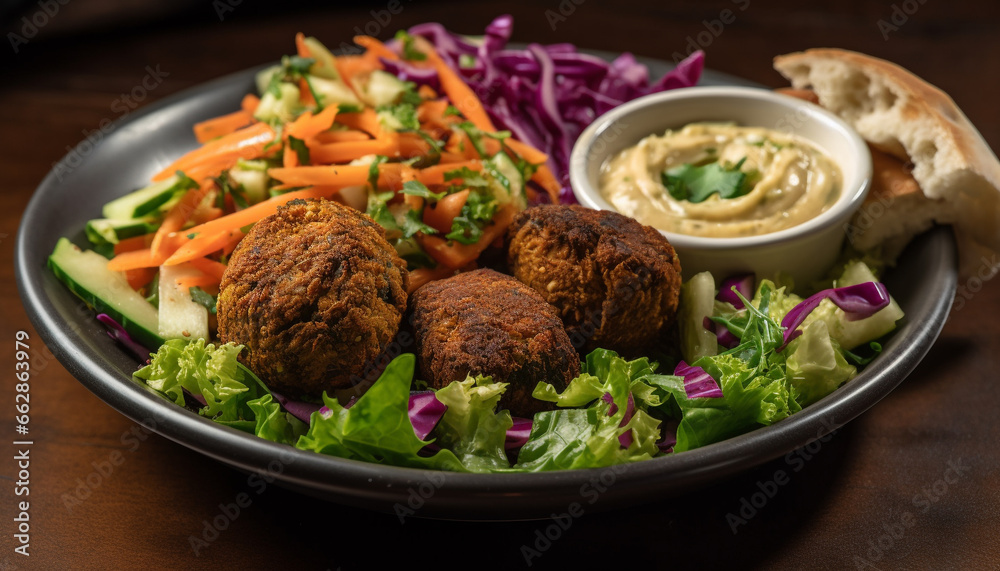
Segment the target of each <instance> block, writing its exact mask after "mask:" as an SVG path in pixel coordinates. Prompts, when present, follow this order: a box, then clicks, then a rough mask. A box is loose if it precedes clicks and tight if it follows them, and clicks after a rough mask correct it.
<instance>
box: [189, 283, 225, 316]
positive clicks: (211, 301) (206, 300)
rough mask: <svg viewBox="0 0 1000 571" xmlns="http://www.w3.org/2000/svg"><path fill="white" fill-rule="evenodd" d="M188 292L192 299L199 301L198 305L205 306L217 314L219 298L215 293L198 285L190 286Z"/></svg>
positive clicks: (213, 313) (210, 311)
mask: <svg viewBox="0 0 1000 571" xmlns="http://www.w3.org/2000/svg"><path fill="white" fill-rule="evenodd" d="M188 292H189V293H190V294H191V301H193V302H195V303H197V304H198V305H203V306H205V308H206V309H208V312H209V313H211V314H212V315H215V314H216V313H217V312H218V308H217V307H216V301H217V300H216V298H215V296H214V295H212V294H210V293H208V292H207V291H205V290H203V289H201V288H200V287H198V286H194V287H189V288H188Z"/></svg>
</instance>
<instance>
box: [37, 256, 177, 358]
mask: <svg viewBox="0 0 1000 571" xmlns="http://www.w3.org/2000/svg"><path fill="white" fill-rule="evenodd" d="M49 268H50V269H51V270H52V273H54V274H55V275H56V277H57V278H58V279H59V280H60V281H61V282H63V283H65V284H66V287H68V288H69V290H70V291H72V292H73V293H74V294H76V295H77V296H78V297H79V298H80V299H82V300H83V301H84V302H86V303H87V305H89V306H90V307H92V308H94V309H95V310H97V311H98V312H100V313H106V314H108V315H110V316H111V317H113V318H114V319H115V321H117V322H118V323H121V324H122V326H123V327H124V328H125V330H126V331H128V332H129V334H130V335H132V337H134V338H135V340H136V341H138V342H140V343H142V344H143V345H145V346H146V347H147V348H149V349H151V350H153V351H155V350H156V349H157V347H159V346H160V345H162V344H163V338H162V337H160V336H159V334H158V331H159V316H158V313H157V311H156V308H155V307H153V306H152V305H151V304H150V303H149V302H148V301H146V299H145V298H144V297H142V295H140V294H139V293H138V292H137V291H135V290H133V289H132V288H131V287H130V286H129V285H128V281H126V280H125V276H124V275H123V274H122V273H120V272H114V271H111V270H109V269H108V260H107V259H105V258H104V257H103V256H101V255H100V254H98V253H96V252H91V251H85V250H81V249H80V248H77V247H76V246H75V245H74V244H73V243H72V242H70V241H69V240H67V239H66V238H60V240H59V242H57V243H56V248H55V250H54V251H53V252H52V255H51V256H49Z"/></svg>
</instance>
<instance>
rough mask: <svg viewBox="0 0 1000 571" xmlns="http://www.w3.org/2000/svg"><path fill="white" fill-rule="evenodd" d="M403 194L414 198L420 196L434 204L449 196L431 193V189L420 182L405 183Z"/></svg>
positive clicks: (409, 181)
mask: <svg viewBox="0 0 1000 571" xmlns="http://www.w3.org/2000/svg"><path fill="white" fill-rule="evenodd" d="M402 192H403V194H412V195H413V196H419V197H421V198H424V199H426V200H431V201H434V202H437V201H438V200H441V199H442V198H444V197H445V195H446V194H447V193H445V192H431V189H429V188H427V186H425V185H424V183H422V182H420V181H419V180H408V181H406V182H404V183H403V190H402Z"/></svg>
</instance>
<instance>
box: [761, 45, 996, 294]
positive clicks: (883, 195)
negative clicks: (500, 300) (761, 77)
mask: <svg viewBox="0 0 1000 571" xmlns="http://www.w3.org/2000/svg"><path fill="white" fill-rule="evenodd" d="M774 67H775V69H777V70H778V71H779V72H780V73H781V74H782V75H784V76H785V77H786V78H788V79H789V80H790V81H791V83H792V86H793V87H794V88H796V89H811V90H812V91H813V92H814V93H815V96H816V97H817V98H818V101H819V104H820V105H822V106H823V107H825V108H826V109H828V110H830V111H832V112H834V113H836V114H837V115H839V116H840V117H841V118H843V119H844V120H845V121H847V122H848V123H849V124H850V125H852V126H853V127H854V128H855V129H856V130H857V131H858V133H860V134H861V136H862V137H864V138H865V139H866V140H867V141H868V142H869V143H870V144H871V145H872V146H873V147H874V148H875V149H876V150H877V151H881V153H873V157H874V160H875V169H876V174H875V178H874V180H873V192H872V194H871V195H870V196H869V199H868V201H867V202H866V204H865V205H864V206H863V207H862V209H861V210H860V211H859V212H858V214H857V215H856V216H855V219H854V220H853V222H852V229H851V230H849V236H851V238H852V241H853V242H854V243H855V245H856V246H857V247H859V248H860V249H867V248H870V247H873V246H876V245H883V248H884V249H885V253H887V254H888V255H889V256H890V257H892V256H894V255H897V254H898V253H899V252H900V251H901V250H902V248H903V246H904V245H905V244H906V243H907V242H909V241H910V239H911V238H912V237H913V236H915V235H916V234H918V233H920V232H923V231H924V230H926V229H927V228H928V227H929V226H930V225H932V224H933V223H935V222H937V223H942V224H953V226H954V228H955V232H956V236H957V237H958V241H959V249H960V253H961V254H962V257H963V264H962V270H963V274H966V275H969V274H971V273H973V272H976V271H978V270H979V267H980V266H982V265H983V264H984V262H983V261H982V259H981V258H982V255H983V253H984V252H985V253H994V254H995V253H997V252H1000V190H998V189H1000V162H998V161H997V157H996V155H995V154H994V153H993V151H992V150H991V149H990V147H989V145H988V144H987V143H986V141H985V140H984V139H983V137H982V135H981V134H980V133H979V131H977V130H976V128H975V127H974V126H973V125H972V123H971V122H969V119H968V118H967V117H966V116H965V115H964V114H963V113H962V111H961V110H960V109H959V108H958V106H957V105H955V102H954V101H952V99H951V98H950V97H949V96H948V95H947V94H946V93H944V92H943V91H941V90H940V89H938V88H937V87H934V86H933V85H930V84H929V83H927V82H925V81H923V80H922V79H920V78H919V77H917V76H916V75H913V74H912V73H910V72H909V71H907V70H905V69H903V68H901V67H899V66H897V65H895V64H892V63H890V62H887V61H885V60H881V59H878V58H874V57H871V56H867V55H864V54H860V53H856V52H850V51H846V50H839V49H829V48H822V49H811V50H807V51H805V52H797V53H793V54H788V55H783V56H778V57H776V58H775V59H774ZM883 153H884V154H883ZM885 155H891V156H885ZM893 158H894V159H895V160H894V161H893ZM908 171H909V172H908ZM914 183H915V184H916V185H917V187H919V189H920V191H921V192H920V193H917V192H915V189H914V188H913V184H914ZM875 205H881V206H882V208H878V207H877V206H875ZM876 214H877V216H876ZM985 263H988V262H985Z"/></svg>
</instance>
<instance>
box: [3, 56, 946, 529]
mask: <svg viewBox="0 0 1000 571" xmlns="http://www.w3.org/2000/svg"><path fill="white" fill-rule="evenodd" d="M591 53H594V54H595V55H599V56H602V57H609V56H612V55H613V54H607V53H600V52H591ZM641 61H642V63H644V64H646V65H647V66H649V67H650V71H651V74H652V76H653V77H658V76H659V75H660V74H662V73H664V72H666V71H667V70H668V69H669V67H670V66H669V64H667V63H665V62H661V61H655V60H648V59H647V60H641ZM256 71H257V70H247V71H244V72H241V73H237V74H234V75H230V76H226V77H223V78H220V79H218V80H215V81H212V82H210V83H206V84H204V85H202V86H200V87H196V88H194V89H191V90H188V91H185V92H183V93H179V94H177V95H175V96H172V97H170V98H167V99H165V100H163V101H161V102H158V103H157V104H155V105H151V106H149V107H147V108H145V109H142V110H140V111H139V112H136V113H134V114H132V115H130V116H129V117H126V118H124V120H123V121H122V122H120V123H118V124H116V125H115V127H114V128H113V129H112V130H111V132H109V133H107V134H105V135H102V136H101V137H100V138H99V139H98V140H88V141H84V142H82V143H81V144H80V145H78V146H77V147H76V149H75V150H74V151H72V152H71V153H70V154H68V155H67V156H66V157H65V158H63V160H62V161H60V162H59V163H58V164H57V165H56V166H55V167H54V168H53V170H52V172H50V173H49V175H48V176H47V177H46V178H45V179H44V180H43V181H42V183H41V185H40V186H39V187H38V189H37V190H36V191H35V194H34V196H33V197H32V199H31V201H30V203H29V204H28V207H27V209H26V210H25V213H24V216H23V218H22V221H21V226H20V228H19V231H18V237H17V245H16V252H15V274H16V276H17V285H18V289H19V291H20V293H21V298H22V300H23V302H24V306H25V309H26V310H27V312H28V316H29V318H30V319H31V322H32V324H33V325H34V327H35V329H36V330H37V331H38V333H39V335H40V336H41V337H42V339H43V340H44V341H45V343H46V344H47V345H48V347H49V349H50V350H51V351H52V352H53V353H54V354H55V355H56V357H57V358H58V360H59V361H60V362H61V363H62V364H63V366H65V367H66V369H68V370H69V372H70V373H72V374H73V375H74V376H75V377H76V378H77V379H79V380H80V382H81V383H83V384H84V386H86V387H87V388H88V389H90V390H91V391H92V392H93V393H94V394H96V395H97V396H98V397H99V398H101V399H102V400H103V401H105V402H106V403H108V404H109V405H110V406H112V407H113V408H115V409H116V410H118V411H119V412H121V413H122V414H124V415H126V416H127V417H129V418H130V419H132V420H134V421H136V422H141V423H143V424H144V425H146V426H147V427H149V428H151V429H152V430H154V431H156V432H157V433H159V434H161V435H163V436H165V437H167V438H169V439H171V440H173V441H175V442H178V443H180V444H183V445H184V446H187V447H189V448H191V449H193V450H196V451H198V452H200V453H202V454H205V455H206V456H209V457H211V458H214V459H216V460H219V461H221V462H224V463H226V464H229V465H231V466H233V467H235V468H238V469H240V470H244V471H248V472H257V473H262V474H268V475H269V476H271V477H274V478H275V479H276V480H277V482H279V483H280V484H282V485H284V486H286V487H289V488H293V489H296V490H299V491H302V492H304V493H307V494H309V495H312V496H316V497H319V498H323V499H327V500H330V501H333V502H337V503H342V504H348V505H352V506H357V507H363V508H368V509H374V510H379V511H386V512H397V513H406V514H407V515H415V516H418V517H433V518H452V519H475V520H513V519H529V518H544V517H548V516H549V514H551V513H563V512H564V511H566V509H567V506H570V505H572V504H573V502H582V501H585V500H590V499H591V498H592V497H593V495H594V494H599V495H600V498H601V502H600V503H599V504H598V506H597V507H599V508H600V509H608V508H616V507H625V506H628V505H633V504H636V503H639V502H648V501H651V500H653V499H657V498H664V497H668V496H671V495H674V494H678V493H680V492H683V491H686V490H690V489H692V488H695V487H700V486H704V485H706V484H708V483H710V482H712V481H716V480H719V479H721V478H724V477H726V476H728V475H731V474H734V473H736V472H739V471H742V470H745V469H747V468H750V467H752V466H755V465H757V464H761V463H763V462H766V461H768V460H770V459H773V458H777V457H779V456H781V455H783V454H785V453H787V452H789V451H791V450H794V449H795V448H798V447H800V446H803V445H807V444H809V443H810V442H812V441H815V440H816V439H818V438H824V437H825V436H826V435H827V434H829V433H830V432H831V431H833V430H834V429H836V428H838V427H840V426H842V425H843V424H844V423H846V422H848V421H850V420H851V419H853V418H855V417H857V416H858V415H860V414H861V413H862V412H864V411H866V410H867V409H868V408H870V407H872V406H873V405H874V404H875V403H877V402H878V401H879V400H880V399H882V398H883V397H884V396H886V395H887V394H888V393H889V392H890V391H892V390H893V389H894V388H895V387H896V386H897V385H898V384H899V383H900V382H902V380H903V379H904V378H905V377H906V375H907V374H908V373H909V372H910V371H911V370H913V368H914V367H916V366H917V364H918V363H919V362H920V360H921V359H922V358H923V356H924V355H925V354H926V352H927V351H928V350H929V349H930V347H931V345H932V344H933V343H934V340H935V339H936V338H937V335H938V333H939V332H940V331H941V328H942V326H943V325H944V322H945V319H946V317H947V315H948V311H949V309H950V307H951V300H952V298H953V296H954V292H955V287H956V282H957V270H956V266H957V258H956V252H955V242H954V239H953V238H952V235H951V232H950V230H948V229H946V228H937V229H934V230H932V231H931V232H929V233H927V234H925V235H923V236H921V237H920V238H918V239H917V240H916V241H915V242H914V243H913V244H912V245H911V246H910V248H909V249H908V250H907V251H906V252H905V253H904V255H903V257H902V259H901V262H900V264H899V265H898V267H896V268H895V269H894V270H893V271H892V272H891V273H889V275H887V276H886V280H885V282H886V284H887V285H888V287H889V291H890V292H892V294H893V296H894V297H895V298H896V299H897V301H898V302H899V304H900V305H901V306H902V307H903V309H904V311H905V312H906V318H905V321H904V323H903V324H902V326H901V327H900V328H899V330H898V331H897V333H896V334H895V336H893V337H892V339H891V340H890V341H889V342H888V343H887V344H886V346H885V349H884V351H883V354H882V355H881V356H880V357H879V358H878V359H877V360H875V361H874V362H873V363H872V364H871V365H870V366H869V367H868V368H867V369H865V370H864V371H863V372H862V373H861V374H859V375H858V376H857V377H856V378H855V379H854V380H852V381H850V382H849V383H848V384H847V385H845V386H844V387H841V388H840V389H838V390H837V391H834V392H833V393H832V394H831V395H829V396H828V397H826V398H824V399H823V400H821V401H819V402H818V403H816V404H814V405H812V406H810V407H808V408H806V409H805V410H803V411H802V412H800V413H797V414H795V415H793V416H791V417H789V418H787V419H785V420H782V421H781V422H779V423H777V424H774V425H772V426H768V427H765V428H761V429H759V430H756V431H754V432H752V433H749V434H745V435H742V436H739V437H736V438H732V439H729V440H726V441H724V442H720V443H717V444H712V445H709V446H705V447H703V448H699V449H696V450H692V451H689V452H684V453H682V454H678V455H676V456H668V457H662V458H656V459H652V460H648V461H644V462H639V463H635V464H629V465H623V466H614V467H609V468H601V469H588V470H576V471H562V472H552V473H541V474H455V473H445V472H434V471H427V470H419V469H412V468H398V467H393V466H383V465H378V464H370V463H366V462H359V461H355V460H346V459H342V458H335V457H329V456H323V455H319V454H315V453H313V452H306V451H301V450H297V449H295V448H292V447H290V446H285V445H280V444H275V443H273V442H269V441H266V440H263V439H260V438H257V437H255V436H252V435H249V434H246V433H244V432H240V431H238V430H235V429H232V428H229V427H226V426H221V425H219V424H215V423H213V422H211V421H209V420H207V419H205V418H202V417H200V416H198V415H197V414H195V413H193V412H190V411H188V410H186V409H183V408H181V407H178V406H177V405H175V404H173V403H172V402H169V401H167V400H166V399H163V398H162V397H160V396H158V395H156V394H154V393H152V392H151V391H149V390H148V389H146V388H145V387H143V386H142V385H140V384H138V383H136V382H134V381H132V380H131V374H132V372H133V371H134V370H135V369H136V368H137V364H136V361H135V359H134V358H133V357H131V356H130V355H129V354H127V353H126V352H125V351H123V350H122V349H121V348H120V347H119V346H118V345H117V344H116V343H115V342H114V341H112V340H111V339H110V338H109V337H108V336H107V335H106V334H105V333H104V330H103V326H101V325H100V324H99V323H98V322H97V320H96V319H94V312H93V311H91V310H90V309H88V308H87V307H86V305H84V304H83V302H81V301H80V300H79V299H78V298H76V297H75V296H74V295H73V294H72V293H70V291H69V290H68V289H66V288H65V287H64V286H63V285H62V283H60V282H59V281H58V280H56V278H55V277H54V276H53V275H52V273H51V272H50V271H48V269H47V268H46V260H47V258H48V256H49V254H50V253H51V252H52V250H53V248H54V247H55V243H56V241H57V240H58V239H59V237H60V236H62V235H66V236H68V237H69V238H70V239H71V240H73V241H74V242H75V243H77V244H78V245H81V246H84V245H86V243H87V242H86V238H85V237H84V233H83V228H84V224H85V223H86V221H87V220H88V219H90V218H93V217H96V216H99V213H100V210H101V206H102V205H103V204H104V203H105V202H107V201H109V200H111V199H112V198H115V197H117V196H120V195H122V194H124V193H125V192H126V191H128V190H130V189H133V188H139V187H141V186H143V185H144V184H146V182H147V181H148V180H149V179H150V177H151V176H152V175H153V174H154V173H156V172H158V171H159V170H160V169H162V168H164V167H166V166H167V165H169V164H170V163H171V162H172V160H173V159H174V158H175V157H177V156H179V155H181V154H182V153H184V152H186V151H188V150H190V149H191V148H194V147H195V146H196V142H195V139H194V136H193V134H192V132H191V126H192V125H193V124H194V123H195V122H197V121H201V120H204V119H208V118H210V117H215V116H218V115H222V114H224V113H229V112H231V111H232V110H233V109H236V108H238V106H239V102H240V100H241V99H242V97H243V95H244V94H245V93H248V92H250V91H251V90H252V89H253V85H254V83H253V76H254V73H255V72H256ZM702 84H703V85H752V84H751V83H750V82H748V81H745V80H742V79H739V78H735V77H732V76H727V75H723V74H719V73H715V72H711V71H706V72H705V74H704V77H703V79H702ZM68 197H72V198H71V201H70V200H67V198H68ZM67 204H72V205H73V206H72V207H55V208H54V207H53V205H67Z"/></svg>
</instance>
